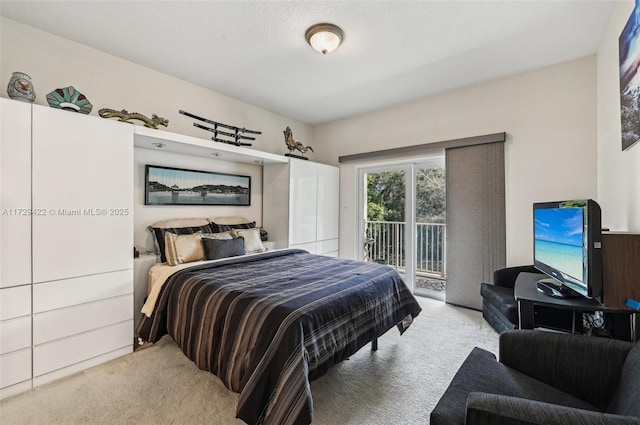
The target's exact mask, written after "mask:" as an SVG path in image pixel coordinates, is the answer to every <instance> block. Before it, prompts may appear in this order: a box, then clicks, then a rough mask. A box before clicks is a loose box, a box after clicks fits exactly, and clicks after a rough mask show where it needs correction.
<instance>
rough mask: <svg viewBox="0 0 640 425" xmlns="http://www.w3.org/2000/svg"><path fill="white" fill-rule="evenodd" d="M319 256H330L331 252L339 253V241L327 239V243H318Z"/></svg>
mask: <svg viewBox="0 0 640 425" xmlns="http://www.w3.org/2000/svg"><path fill="white" fill-rule="evenodd" d="M317 244H318V254H328V253H330V252H337V251H338V239H327V240H325V241H318V242H317Z"/></svg>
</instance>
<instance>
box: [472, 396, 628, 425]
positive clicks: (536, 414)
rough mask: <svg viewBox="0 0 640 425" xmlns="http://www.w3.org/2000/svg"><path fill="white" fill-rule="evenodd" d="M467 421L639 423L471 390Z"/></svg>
mask: <svg viewBox="0 0 640 425" xmlns="http://www.w3.org/2000/svg"><path fill="white" fill-rule="evenodd" d="M465 424H466V425H494V424H496V425H497V424H503V425H506V424H508V425H531V424H545V425H567V424H581V425H591V424H593V425H639V424H640V419H638V418H634V417H632V416H621V415H611V414H607V413H601V412H594V411H591V410H583V409H576V408H573V407H565V406H558V405H555V404H550V403H543V402H541V401H534V400H526V399H523V398H517V397H509V396H504V395H497V394H487V393H471V394H469V398H468V399H467V416H466V420H465Z"/></svg>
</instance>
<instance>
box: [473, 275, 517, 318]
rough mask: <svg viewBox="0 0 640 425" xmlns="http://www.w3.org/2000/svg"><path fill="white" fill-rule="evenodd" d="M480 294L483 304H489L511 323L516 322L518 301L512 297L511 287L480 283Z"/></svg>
mask: <svg viewBox="0 0 640 425" xmlns="http://www.w3.org/2000/svg"><path fill="white" fill-rule="evenodd" d="M480 295H482V298H483V300H482V303H483V304H484V303H489V304H491V305H492V306H494V307H495V308H496V309H497V310H498V311H499V312H500V313H502V314H503V315H504V316H505V317H506V318H507V319H508V320H509V321H510V322H511V323H518V303H517V302H516V299H515V298H514V297H513V288H506V287H504V286H495V285H491V284H488V283H482V284H481V286H480Z"/></svg>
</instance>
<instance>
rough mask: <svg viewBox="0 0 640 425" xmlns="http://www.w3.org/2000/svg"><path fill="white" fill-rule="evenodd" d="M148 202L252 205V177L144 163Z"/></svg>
mask: <svg viewBox="0 0 640 425" xmlns="http://www.w3.org/2000/svg"><path fill="white" fill-rule="evenodd" d="M144 168H145V172H144V184H145V186H144V204H145V205H236V206H238V205H239V206H249V205H251V176H240V175H237V174H225V173H216V172H212V171H198V170H186V169H183V168H171V167H162V166H159V165H145V167H144Z"/></svg>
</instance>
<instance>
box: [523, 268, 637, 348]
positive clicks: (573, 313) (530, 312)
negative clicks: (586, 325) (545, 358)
mask: <svg viewBox="0 0 640 425" xmlns="http://www.w3.org/2000/svg"><path fill="white" fill-rule="evenodd" d="M543 277H544V275H540V274H539V273H524V272H523V273H520V274H519V275H518V277H517V279H516V283H515V285H514V291H513V295H514V297H515V299H516V301H517V303H518V327H519V328H520V329H534V328H540V327H542V328H549V329H554V330H560V331H565V332H571V333H584V329H583V325H582V321H583V320H582V315H583V313H593V312H596V311H601V312H602V313H603V314H604V317H605V328H606V330H607V331H608V332H609V333H610V334H611V336H612V337H613V338H615V339H622V340H626V341H637V340H638V337H640V335H638V334H637V332H636V330H637V329H638V327H637V326H636V324H637V323H638V320H636V319H637V317H636V316H638V315H639V314H640V313H639V312H636V311H633V310H628V309H620V308H611V307H606V306H604V305H602V304H601V303H600V302H598V301H597V300H595V299H589V298H585V297H582V296H580V297H578V298H558V297H554V296H548V295H546V294H543V293H541V292H540V291H539V290H538V281H540V280H543V281H544V279H541V278H543ZM536 306H539V307H544V308H545V309H552V310H553V309H557V310H565V311H567V312H568V313H569V315H570V317H571V323H570V324H569V326H567V327H565V326H562V327H561V328H558V327H556V326H554V324H553V323H548V321H547V320H544V319H545V318H544V317H539V315H537V314H536V311H537V310H536V308H535V307H536ZM636 313H638V314H636Z"/></svg>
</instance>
